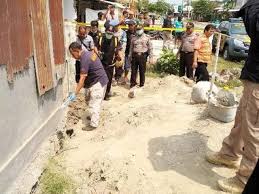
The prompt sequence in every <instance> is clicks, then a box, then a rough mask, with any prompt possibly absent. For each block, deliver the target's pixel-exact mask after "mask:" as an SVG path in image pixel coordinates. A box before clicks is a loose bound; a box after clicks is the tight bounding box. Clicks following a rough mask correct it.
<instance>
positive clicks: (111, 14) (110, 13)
mask: <svg viewBox="0 0 259 194" xmlns="http://www.w3.org/2000/svg"><path fill="white" fill-rule="evenodd" d="M104 17H105V19H106V21H111V20H115V19H116V20H118V19H119V18H118V16H117V15H116V14H115V5H108V8H107V11H106V13H105V14H104Z"/></svg>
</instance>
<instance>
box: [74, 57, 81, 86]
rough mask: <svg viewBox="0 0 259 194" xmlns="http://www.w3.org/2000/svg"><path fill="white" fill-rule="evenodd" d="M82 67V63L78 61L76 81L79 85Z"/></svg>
mask: <svg viewBox="0 0 259 194" xmlns="http://www.w3.org/2000/svg"><path fill="white" fill-rule="evenodd" d="M80 66H81V63H80V61H76V64H75V68H76V75H75V80H76V83H78V82H79V80H80V68H81V67H80Z"/></svg>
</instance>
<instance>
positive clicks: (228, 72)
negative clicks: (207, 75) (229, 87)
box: [216, 68, 241, 83]
mask: <svg viewBox="0 0 259 194" xmlns="http://www.w3.org/2000/svg"><path fill="white" fill-rule="evenodd" d="M240 75H241V69H240V68H233V69H223V70H222V71H221V72H220V74H218V75H217V76H216V81H217V82H219V83H227V82H229V81H231V80H239V78H240Z"/></svg>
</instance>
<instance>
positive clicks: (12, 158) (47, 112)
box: [0, 5, 75, 194]
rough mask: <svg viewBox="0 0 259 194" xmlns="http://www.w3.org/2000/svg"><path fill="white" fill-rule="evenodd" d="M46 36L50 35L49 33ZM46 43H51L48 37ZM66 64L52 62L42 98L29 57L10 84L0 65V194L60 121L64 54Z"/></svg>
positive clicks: (64, 82)
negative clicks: (50, 78) (50, 81)
mask: <svg viewBox="0 0 259 194" xmlns="http://www.w3.org/2000/svg"><path fill="white" fill-rule="evenodd" d="M47 6H48V5H47ZM48 23H49V19H48ZM49 30H51V29H50V28H49ZM49 34H50V35H51V31H50V32H49ZM74 35H75V29H74V26H73V28H72V35H70V37H71V39H75V37H74ZM69 40H70V38H69ZM69 40H68V41H69ZM50 41H52V38H51V37H50ZM67 44H68V43H67ZM67 44H66V45H67ZM51 45H52V43H51ZM51 49H52V48H51ZM51 57H52V58H53V56H51ZM66 61H67V63H66V64H61V65H58V66H56V65H55V64H54V60H53V59H52V63H53V64H52V70H53V78H54V85H55V86H54V88H53V89H51V90H49V91H48V92H47V93H45V94H44V95H42V96H39V95H38V91H37V83H36V73H35V62H34V59H33V57H32V58H31V59H30V60H29V68H28V69H26V70H23V71H22V72H21V73H17V74H15V78H14V82H13V84H10V83H8V81H7V72H6V66H5V65H0V117H1V119H0V193H1V194H5V193H6V192H7V190H9V189H8V188H10V187H11V185H12V183H13V182H14V181H15V179H16V178H17V177H18V176H19V174H21V173H22V170H23V169H24V168H26V166H27V165H28V164H29V163H30V161H31V159H32V156H33V155H34V154H35V152H36V151H37V149H38V147H39V146H40V144H41V143H42V142H43V141H44V140H45V139H46V138H47V137H48V136H49V135H50V134H51V133H54V132H55V130H56V129H57V126H58V125H59V123H60V121H61V119H63V118H64V113H65V111H64V109H59V107H60V106H61V104H62V102H63V100H64V98H65V97H66V96H67V95H68V90H69V88H68V85H69V84H68V83H69V81H68V79H67V77H68V76H69V72H70V70H69V69H70V68H73V67H72V66H71V65H70V66H69V64H68V63H73V60H72V59H71V57H70V55H68V54H66ZM65 70H69V71H65ZM64 72H66V73H65V74H64ZM73 88H74V87H73ZM32 173H33V172H32ZM32 184H34V183H32Z"/></svg>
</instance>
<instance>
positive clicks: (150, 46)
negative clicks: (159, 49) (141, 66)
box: [148, 38, 155, 64]
mask: <svg viewBox="0 0 259 194" xmlns="http://www.w3.org/2000/svg"><path fill="white" fill-rule="evenodd" d="M148 55H149V63H150V64H154V63H155V61H154V53H153V45H152V42H151V39H150V38H148Z"/></svg>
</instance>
